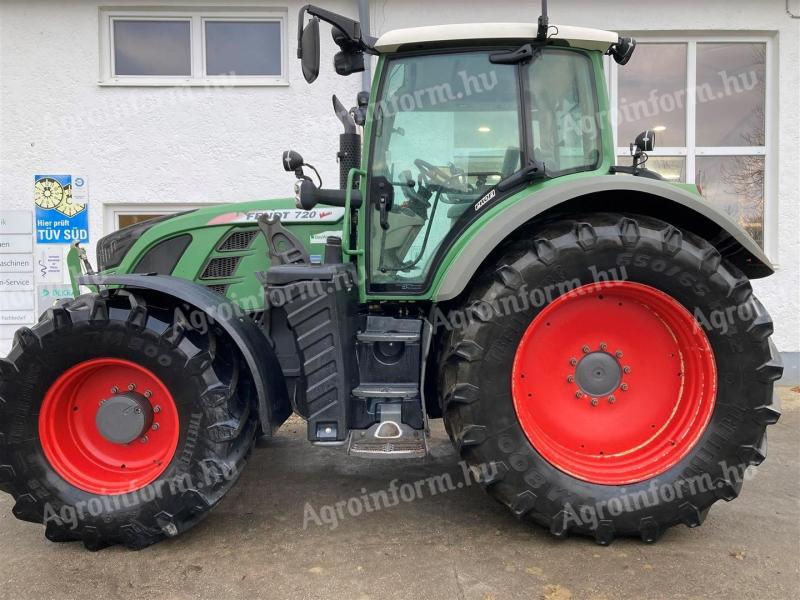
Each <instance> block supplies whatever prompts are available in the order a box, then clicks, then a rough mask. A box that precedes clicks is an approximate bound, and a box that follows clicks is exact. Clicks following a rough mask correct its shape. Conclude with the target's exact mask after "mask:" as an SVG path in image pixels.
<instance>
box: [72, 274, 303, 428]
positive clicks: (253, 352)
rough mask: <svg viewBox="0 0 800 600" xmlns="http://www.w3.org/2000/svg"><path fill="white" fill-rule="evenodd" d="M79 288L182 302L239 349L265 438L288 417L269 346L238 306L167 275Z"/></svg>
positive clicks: (106, 278)
mask: <svg viewBox="0 0 800 600" xmlns="http://www.w3.org/2000/svg"><path fill="white" fill-rule="evenodd" d="M78 282H79V284H80V285H87V286H98V285H111V286H121V287H127V288H136V289H143V290H151V291H154V292H159V293H161V294H164V295H165V296H170V297H172V298H175V299H177V300H180V301H182V302H185V303H187V304H189V305H191V306H193V307H195V308H197V309H198V310H200V311H202V312H203V313H204V314H206V315H208V316H209V317H210V318H211V319H212V320H213V322H215V323H216V324H218V325H219V326H220V327H221V328H222V329H223V330H224V331H225V333H227V334H228V335H229V336H230V338H231V340H232V341H233V342H234V344H236V346H237V347H238V348H239V351H240V352H241V353H242V356H243V357H244V359H245V362H246V363H247V366H248V368H249V369H250V374H251V375H252V378H253V383H254V386H255V389H256V395H257V397H258V409H259V410H258V414H259V418H260V420H261V427H262V430H263V434H264V435H265V436H271V435H272V432H273V431H274V430H275V429H277V428H278V427H279V426H280V425H281V423H283V422H284V421H285V420H286V418H287V417H288V416H289V414H290V413H291V409H290V408H289V407H290V404H289V398H288V394H287V392H286V384H285V382H284V379H283V372H282V371H281V367H280V364H279V363H278V359H277V357H276V356H275V351H274V350H273V348H272V346H271V344H270V343H269V340H268V339H267V337H266V336H265V335H264V334H263V333H262V331H261V329H260V328H259V327H258V325H257V324H256V323H255V321H253V320H252V319H251V318H250V317H249V316H248V315H247V314H246V313H245V312H244V311H243V310H242V309H241V307H239V305H237V304H234V303H233V302H230V301H228V300H226V299H225V298H224V297H223V296H220V295H219V294H217V293H215V292H212V291H211V290H209V289H208V288H207V287H205V286H202V285H197V284H196V283H192V282H191V281H187V280H185V279H179V278H177V277H171V276H168V275H92V276H85V277H81V278H80V279H79V280H78Z"/></svg>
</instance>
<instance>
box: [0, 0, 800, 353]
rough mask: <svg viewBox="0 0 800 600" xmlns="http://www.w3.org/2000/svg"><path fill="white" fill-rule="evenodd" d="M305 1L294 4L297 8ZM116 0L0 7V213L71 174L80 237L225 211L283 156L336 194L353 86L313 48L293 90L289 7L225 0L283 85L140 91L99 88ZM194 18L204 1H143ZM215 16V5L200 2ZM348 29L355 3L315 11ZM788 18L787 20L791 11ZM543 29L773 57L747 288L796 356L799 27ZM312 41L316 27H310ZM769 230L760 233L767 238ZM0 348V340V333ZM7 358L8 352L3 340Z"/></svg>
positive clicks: (466, 8) (476, 9)
mask: <svg viewBox="0 0 800 600" xmlns="http://www.w3.org/2000/svg"><path fill="white" fill-rule="evenodd" d="M303 3H304V2H303ZM135 4H136V3H132V2H128V3H121V2H118V1H116V0H109V1H106V2H97V1H90V0H73V1H70V2H66V1H57V0H32V1H18V2H13V1H4V2H3V3H2V5H0V86H1V87H0V125H1V127H0V144H1V145H2V146H1V147H0V205H2V207H3V209H4V210H10V209H27V210H30V209H31V208H32V184H33V176H34V174H37V173H81V174H84V175H85V176H87V178H88V180H89V201H90V222H91V236H92V241H91V244H92V245H93V243H94V241H96V240H97V238H99V237H100V236H101V235H102V234H103V231H104V227H103V222H102V221H103V215H104V210H103V207H104V205H105V204H107V203H142V204H145V203H150V202H161V203H164V202H166V203H175V204H179V203H182V202H192V203H204V202H231V201H237V200H245V199H251V198H265V197H281V196H288V195H291V193H292V183H293V177H291V176H290V175H289V174H286V173H285V172H284V171H283V170H282V168H281V165H280V155H281V151H282V150H284V149H286V148H290V147H291V148H294V149H296V150H298V151H300V152H301V153H302V154H303V156H304V157H305V158H306V159H307V160H308V161H309V162H312V163H314V164H315V165H317V166H318V167H319V168H320V170H321V172H322V174H323V177H324V178H325V179H326V180H327V182H335V181H337V168H336V163H335V159H334V153H335V147H336V140H337V139H338V138H337V137H336V136H337V135H338V133H339V129H340V127H339V125H338V121H337V120H336V118H335V116H334V114H333V111H332V109H331V101H330V94H331V93H332V92H334V91H335V92H336V93H337V94H338V95H339V96H340V97H341V98H342V99H343V101H344V102H345V104H347V105H348V106H349V105H352V104H353V102H354V98H355V94H356V92H357V91H359V90H360V89H361V80H360V77H359V76H358V75H354V76H351V77H349V78H340V77H337V76H336V75H335V74H333V72H332V69H331V68H330V67H329V66H328V64H329V62H328V61H329V60H330V57H331V56H332V54H333V51H332V48H331V47H332V43H331V42H329V41H327V40H328V39H329V38H328V37H327V35H323V39H324V40H326V43H327V46H326V47H324V48H323V52H322V54H323V68H322V72H321V75H320V78H319V80H318V82H317V83H315V84H314V85H312V86H309V85H307V84H306V83H305V82H304V81H303V79H302V75H301V73H300V68H299V64H298V61H297V60H295V59H294V56H293V53H294V50H295V43H296V42H295V40H294V32H295V31H296V27H297V23H296V19H297V11H298V9H299V7H300V5H301V4H302V3H301V2H294V1H292V2H281V3H280V6H279V5H278V4H276V3H269V4H265V3H263V2H247V1H239V2H236V5H238V6H259V7H263V6H270V7H276V6H277V7H279V8H286V9H288V32H289V40H288V52H289V59H290V60H289V80H290V84H289V85H288V86H285V87H229V88H222V89H219V88H217V89H203V88H145V87H103V86H99V85H98V78H99V62H100V61H99V43H98V28H99V24H98V14H99V7H100V6H117V5H121V6H125V5H135ZM142 4H144V5H155V4H163V5H167V6H192V7H194V6H198V5H201V4H203V2H200V1H197V2H192V3H190V4H187V3H185V2H155V1H154V0H150V1H149V2H142V3H140V5H142ZM207 4H210V5H213V6H220V5H223V4H225V3H223V2H210V3H207ZM319 4H324V6H325V7H326V8H329V9H331V10H334V11H337V12H341V13H343V14H349V15H353V16H355V15H356V14H357V8H356V2H355V0H351V1H347V0H336V1H330V2H329V1H327V0H325V1H324V2H323V1H322V0H320V2H319ZM790 7H792V5H791V3H790ZM538 12H539V3H538V2H536V1H534V0H525V1H516V0H514V1H511V0H495V1H494V2H490V3H485V2H474V1H472V2H467V1H464V0H461V1H458V0H438V1H437V2H435V3H434V2H430V1H427V0H403V1H402V2H401V1H399V0H388V1H384V0H380V1H374V2H372V3H371V28H372V33H373V34H375V33H380V32H383V31H386V30H388V29H394V28H398V27H406V26H417V25H430V24H437V23H448V22H458V21H473V22H480V21H535V20H536V18H537V17H538ZM550 13H551V20H552V21H553V22H562V23H569V24H572V25H581V26H588V27H597V28H602V29H612V30H617V31H629V32H634V33H641V32H661V33H680V32H681V31H690V32H694V33H698V32H715V33H724V32H748V31H754V32H758V33H759V34H766V35H769V36H771V37H772V39H773V40H774V43H775V44H777V58H778V60H777V61H776V65H775V72H774V73H772V74H771V75H772V78H773V82H774V83H777V85H776V86H775V93H776V94H777V99H776V108H777V118H776V119H775V122H774V127H775V128H776V129H775V131H774V133H775V134H776V139H777V140H779V142H778V143H779V159H778V168H777V185H776V186H775V198H774V200H771V202H772V204H770V207H771V208H774V210H775V212H774V213H772V214H769V213H768V217H767V218H768V220H769V219H771V220H772V221H773V222H774V223H773V225H769V224H768V231H769V232H770V234H771V235H772V236H773V238H772V242H773V243H772V244H771V245H770V244H769V243H768V244H767V246H768V249H770V247H771V248H772V251H771V254H772V255H771V257H770V258H771V259H772V260H773V261H774V262H776V263H777V264H778V265H779V271H778V274H777V275H776V276H774V277H772V278H769V279H766V280H762V281H756V282H754V287H755V289H756V292H757V294H758V295H759V297H760V298H761V299H762V301H763V302H764V304H765V305H766V306H767V308H768V310H769V311H770V312H771V313H772V315H773V316H774V317H775V320H776V325H777V327H776V335H775V340H776V342H777V344H778V345H779V347H780V348H781V349H782V350H784V351H789V352H795V353H796V352H799V351H800V316H799V315H800V295H799V294H798V290H800V236H798V235H797V231H798V229H800V199H798V189H800V175H799V173H800V170H799V169H798V167H800V148H798V142H800V111H798V108H797V107H798V106H800V20H798V19H792V18H791V17H790V15H789V14H787V10H786V3H785V1H784V0H759V1H758V2H752V0H705V1H704V2H696V1H693V0H692V1H690V0H673V1H671V2H655V1H647V2H635V3H634V2H628V1H623V0H618V1H616V2H596V1H591V0H557V1H555V2H550ZM323 31H324V30H323ZM770 227H771V229H770ZM0 337H3V336H0ZM5 344H6V346H7V342H6V343H5ZM4 350H5V347H4V342H2V341H0V351H4Z"/></svg>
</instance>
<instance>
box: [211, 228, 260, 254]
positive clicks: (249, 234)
mask: <svg viewBox="0 0 800 600" xmlns="http://www.w3.org/2000/svg"><path fill="white" fill-rule="evenodd" d="M256 235H258V232H257V231H255V230H253V231H234V232H233V233H231V234H230V235H228V237H226V238H225V240H223V242H222V243H221V244H220V245H219V248H218V250H219V251H220V252H235V251H236V250H247V249H248V248H249V247H250V244H251V243H252V242H253V239H255V237H256Z"/></svg>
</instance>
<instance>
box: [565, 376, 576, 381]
mask: <svg viewBox="0 0 800 600" xmlns="http://www.w3.org/2000/svg"><path fill="white" fill-rule="evenodd" d="M574 381H575V378H574V377H573V376H572V375H568V376H567V383H573V382H574Z"/></svg>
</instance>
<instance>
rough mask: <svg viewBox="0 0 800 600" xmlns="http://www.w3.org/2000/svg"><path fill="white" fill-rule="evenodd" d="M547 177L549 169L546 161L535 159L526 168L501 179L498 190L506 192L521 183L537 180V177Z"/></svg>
mask: <svg viewBox="0 0 800 600" xmlns="http://www.w3.org/2000/svg"><path fill="white" fill-rule="evenodd" d="M545 177H547V171H546V169H545V166H544V163H543V162H541V161H538V160H535V161H533V162H532V163H531V164H529V165H528V166H526V167H525V168H523V169H520V170H519V171H517V172H516V173H514V174H513V175H509V176H508V177H506V178H505V179H503V180H501V181H500V183H498V184H497V191H499V192H505V191H507V190H510V189H512V188H515V187H517V186H518V185H520V184H523V183H529V182H531V181H536V180H537V179H544V178H545Z"/></svg>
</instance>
